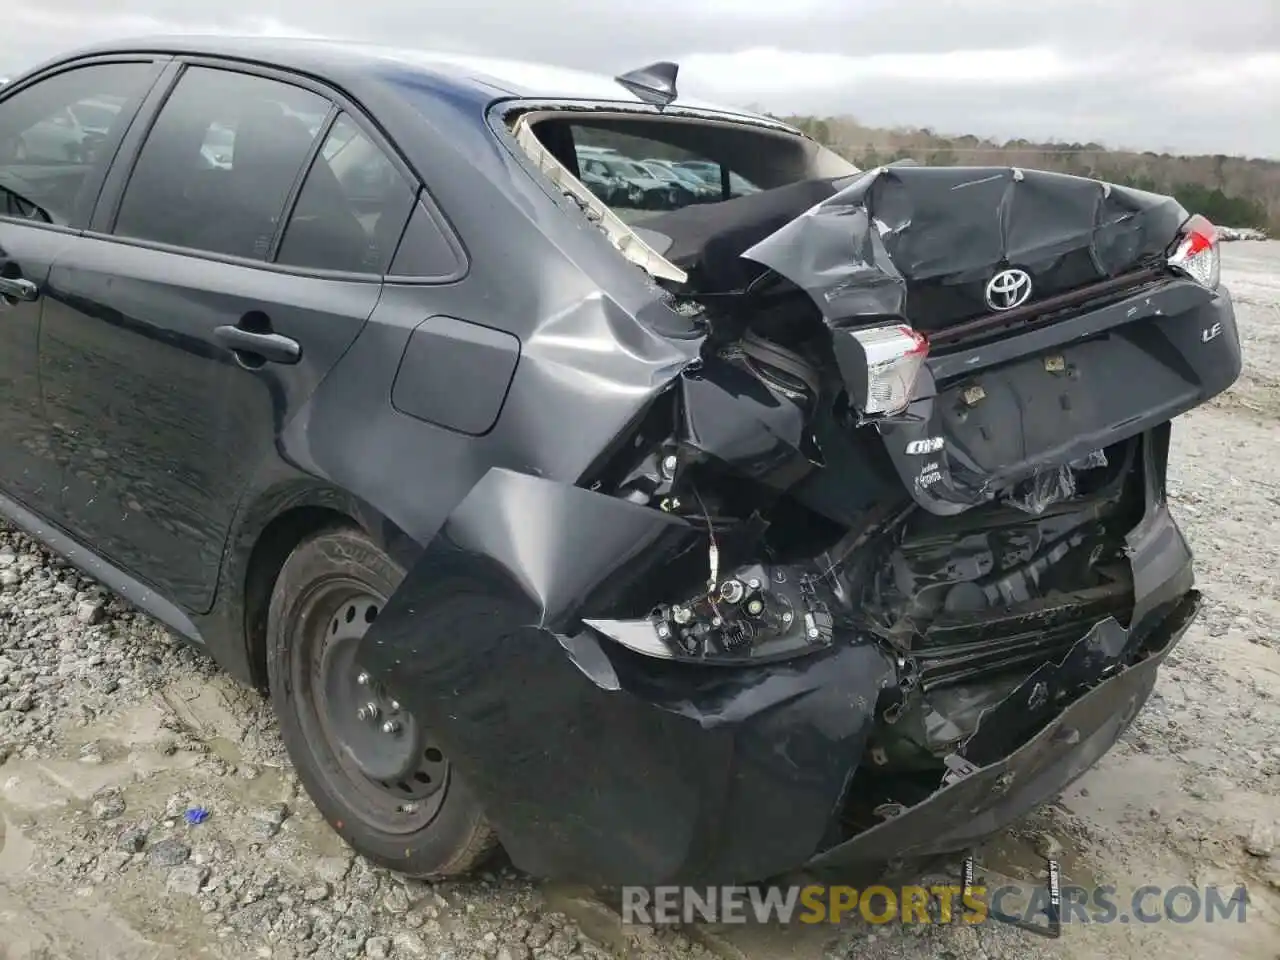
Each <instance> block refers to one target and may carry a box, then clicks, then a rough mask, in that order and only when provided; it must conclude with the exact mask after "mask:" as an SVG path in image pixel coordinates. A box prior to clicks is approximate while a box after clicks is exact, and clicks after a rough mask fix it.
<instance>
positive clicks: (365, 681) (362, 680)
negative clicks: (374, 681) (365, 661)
mask: <svg viewBox="0 0 1280 960" xmlns="http://www.w3.org/2000/svg"><path fill="white" fill-rule="evenodd" d="M356 683H358V684H360V686H362V687H367V686H368V685H369V675H368V674H367V673H360V674H358V675H357V676H356Z"/></svg>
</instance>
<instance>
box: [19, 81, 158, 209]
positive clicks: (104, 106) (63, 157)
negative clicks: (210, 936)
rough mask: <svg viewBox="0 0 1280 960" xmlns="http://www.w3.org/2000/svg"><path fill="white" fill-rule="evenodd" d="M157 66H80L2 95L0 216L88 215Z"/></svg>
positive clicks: (149, 85)
mask: <svg viewBox="0 0 1280 960" xmlns="http://www.w3.org/2000/svg"><path fill="white" fill-rule="evenodd" d="M154 74H155V66H154V65H153V64H151V63H103V64H95V65H92V66H86V67H76V68H74V69H71V70H65V71H63V72H62V73H58V74H55V75H54V76H52V77H49V78H48V79H46V80H41V81H39V82H37V83H34V84H32V85H31V86H29V87H26V88H24V89H22V90H19V91H17V92H16V93H14V94H13V95H12V96H9V97H6V98H5V99H4V100H0V216H20V217H24V218H27V219H33V220H38V221H42V222H47V223H56V224H63V225H66V224H70V223H73V222H76V221H78V220H83V219H85V218H87V216H88V212H89V208H91V207H92V206H93V203H94V201H95V200H96V195H95V194H96V191H97V187H98V186H99V185H100V184H101V181H102V177H103V176H104V175H105V173H106V167H107V165H108V163H109V162H110V160H111V153H112V151H113V150H114V148H115V145H116V143H118V142H119V139H120V138H121V137H122V136H123V135H124V131H125V128H126V127H127V126H128V125H129V121H130V120H132V119H133V115H134V113H135V112H136V111H137V108H138V104H139V103H140V102H141V100H142V97H143V96H144V95H145V94H146V92H147V90H148V89H150V87H151V83H152V81H153V77H154Z"/></svg>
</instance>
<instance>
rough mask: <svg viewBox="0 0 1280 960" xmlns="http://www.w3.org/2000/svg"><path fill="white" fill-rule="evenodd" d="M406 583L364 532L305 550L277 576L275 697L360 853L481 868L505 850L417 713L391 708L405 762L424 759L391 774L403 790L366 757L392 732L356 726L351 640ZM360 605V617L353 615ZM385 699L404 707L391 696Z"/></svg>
mask: <svg viewBox="0 0 1280 960" xmlns="http://www.w3.org/2000/svg"><path fill="white" fill-rule="evenodd" d="M403 579H404V571H403V570H402V569H401V568H400V567H399V566H397V565H396V563H395V562H394V561H393V560H392V559H391V558H390V557H388V556H387V555H386V554H385V553H383V552H382V551H381V550H380V549H378V547H376V546H375V545H374V544H373V543H372V542H371V541H370V540H369V539H368V538H367V537H366V536H365V535H364V534H363V533H361V532H359V531H357V530H352V529H345V528H340V529H330V530H325V531H321V532H319V533H316V534H314V535H312V536H311V537H310V538H308V539H307V540H304V541H303V542H302V543H301V544H299V545H298V547H297V548H296V549H295V550H294V551H293V553H292V554H290V556H289V559H288V560H287V561H285V564H284V567H283V569H282V570H281V571H280V576H279V578H278V579H277V580H276V585H275V589H274V591H273V592H272V594H271V606H270V609H269V612H268V615H267V671H268V678H269V681H270V685H271V699H272V703H273V705H274V707H275V711H276V715H277V717H278V718H279V721H280V731H281V735H282V737H283V739H284V743H285V747H286V749H287V750H288V751H289V756H290V758H291V759H292V760H293V764H294V767H295V768H296V769H297V772H298V777H299V779H300V780H301V781H302V784H303V786H304V787H305V788H306V791H307V793H308V794H309V795H310V796H311V799H312V801H314V803H315V805H316V806H317V807H318V808H319V809H320V812H321V813H322V814H323V815H324V817H325V819H326V820H328V821H329V823H330V825H331V826H332V827H333V829H334V830H335V831H337V833H338V834H339V835H340V836H341V837H342V838H343V839H344V840H346V842H347V843H348V844H350V845H351V847H352V848H353V849H355V851H356V852H357V853H360V854H361V855H363V856H365V857H367V858H368V859H369V860H371V861H373V862H375V863H378V864H381V865H382V866H385V867H389V868H390V869H393V870H397V871H399V872H401V873H405V874H408V875H410V876H414V877H433V876H450V875H457V874H461V873H466V872H467V871H469V870H471V869H473V868H474V867H476V866H477V865H478V864H480V863H481V862H482V861H483V860H484V859H485V858H486V857H488V856H489V854H490V853H491V852H492V851H493V849H494V847H495V846H496V845H497V841H496V838H495V836H494V833H493V830H492V828H491V827H490V825H489V823H488V821H487V820H486V819H485V817H484V813H483V812H482V811H481V809H480V806H479V804H478V803H477V802H476V800H475V798H474V796H473V795H472V793H471V792H470V790H468V789H467V786H466V784H465V783H463V782H462V780H461V779H460V778H459V776H458V774H457V771H456V770H454V769H453V767H452V766H451V765H449V764H448V761H447V758H443V755H442V753H441V752H440V751H439V750H438V749H437V748H434V747H430V746H428V747H427V749H426V750H425V751H424V750H423V746H424V743H428V739H427V734H426V732H425V731H423V730H422V729H421V728H420V727H419V726H418V724H417V722H416V718H412V717H411V715H409V714H407V713H401V712H395V713H394V714H391V716H394V717H396V718H401V720H402V721H403V724H404V727H405V731H404V732H403V733H402V734H397V735H396V736H397V737H399V736H403V737H404V738H405V741H406V743H409V744H410V745H409V746H405V747H404V750H405V751H406V756H409V755H411V756H415V757H417V758H418V759H417V760H416V762H417V763H418V764H420V765H421V766H420V768H419V770H418V772H412V773H404V772H403V771H401V772H399V773H398V774H393V775H392V776H391V779H392V780H395V779H397V778H398V779H399V780H400V781H401V782H400V783H399V785H398V786H396V785H395V784H394V783H390V782H381V781H378V780H375V779H373V778H372V777H371V776H370V775H369V772H368V770H369V766H370V763H369V759H368V758H369V756H373V757H374V758H375V759H376V760H377V761H378V762H379V763H381V762H382V757H381V754H380V753H379V752H378V751H379V750H382V749H383V746H384V745H383V744H382V741H381V737H379V736H378V735H379V734H380V733H383V731H385V727H379V728H377V729H373V730H371V731H369V732H365V731H364V730H363V729H362V728H360V726H359V724H357V723H351V722H349V720H348V710H349V709H350V702H349V700H348V699H347V698H346V697H345V691H346V689H347V687H346V684H347V679H346V670H345V669H344V668H346V667H348V666H349V667H350V669H353V670H354V669H356V668H355V664H354V661H350V663H348V659H347V658H349V656H350V651H351V650H353V649H354V647H355V643H354V637H353V635H354V634H355V633H356V631H357V630H358V629H359V623H360V621H361V620H367V621H368V622H372V620H373V619H375V618H376V614H377V610H378V609H380V605H381V603H383V602H385V600H386V598H387V597H390V596H391V594H392V593H394V591H395V589H396V587H397V586H398V585H399V584H400V581H401V580H403ZM357 608H360V609H361V610H363V611H364V612H363V613H361V614H360V615H359V616H356V617H353V616H352V610H355V609H357ZM370 611H372V612H371V613H370ZM347 625H350V627H348V626H347ZM339 628H342V629H339ZM360 632H362V631H360ZM357 676H358V674H357ZM352 682H356V681H352ZM366 682H367V681H366ZM353 689H354V688H353ZM370 689H373V688H372V687H368V686H362V687H361V688H360V689H358V690H356V691H355V692H356V695H358V696H359V697H366V696H367V697H369V698H370V700H376V699H378V697H379V696H382V694H379V693H372V694H371V693H368V692H367V691H368V690H370ZM383 702H385V703H386V704H387V705H388V707H391V706H394V707H395V708H396V710H397V711H398V710H399V705H398V704H394V702H393V701H390V700H389V699H388V700H385V701H383ZM370 713H371V714H372V713H373V712H372V711H370ZM374 716H375V721H374V722H375V723H376V722H377V719H376V718H377V714H374ZM401 720H397V722H398V723H399V722H401ZM383 735H384V736H386V737H390V736H391V735H389V734H385V733H383ZM371 739H372V740H375V741H377V742H376V743H374V745H373V747H372V748H371V749H372V751H373V753H372V754H370V753H369V751H365V754H364V756H363V757H362V756H361V751H360V750H359V749H356V747H359V746H360V745H361V744H364V743H366V742H367V741H370V740H371ZM352 745H354V746H352ZM401 746H402V745H401V744H399V743H398V742H392V743H391V746H390V752H391V753H393V754H395V756H393V757H392V758H391V760H389V761H387V762H390V763H399V762H400V758H399V755H400V750H401ZM423 758H427V759H423ZM431 758H434V759H431ZM405 762H407V763H412V762H415V761H413V760H406V761H405ZM415 777H416V778H417V779H418V780H421V781H423V783H426V782H428V781H431V782H432V783H434V785H435V787H434V790H433V792H431V793H430V794H429V795H427V796H426V797H425V798H424V799H423V801H422V802H419V801H417V800H415V799H412V798H413V796H414V794H411V793H410V794H404V793H401V788H404V789H406V790H407V789H409V788H414V789H416V790H418V791H419V792H420V791H422V790H432V787H431V786H430V785H428V786H426V787H424V786H421V785H420V784H418V783H417V782H415V781H414V779H412V778H415ZM406 781H407V783H406ZM406 796H408V797H410V799H409V800H405V799H404V798H405V797H406ZM406 811H407V812H406Z"/></svg>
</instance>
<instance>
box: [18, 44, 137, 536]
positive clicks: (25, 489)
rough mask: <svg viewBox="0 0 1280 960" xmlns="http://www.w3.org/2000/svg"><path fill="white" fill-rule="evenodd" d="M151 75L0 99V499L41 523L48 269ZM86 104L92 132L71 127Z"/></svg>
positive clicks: (41, 85)
mask: <svg viewBox="0 0 1280 960" xmlns="http://www.w3.org/2000/svg"><path fill="white" fill-rule="evenodd" d="M159 70H160V66H159V65H157V64H156V63H153V62H151V61H149V60H148V61H135V62H102V61H100V62H95V63H89V64H85V65H79V66H73V67H71V68H68V69H63V70H60V71H58V72H56V73H53V74H51V75H47V76H43V77H40V78H37V79H35V80H34V81H32V82H30V83H25V84H23V85H22V86H20V87H14V88H13V89H11V90H6V91H4V94H3V96H0V492H3V493H5V494H8V495H9V496H11V497H13V498H15V499H17V500H19V501H20V502H22V503H23V504H24V505H25V506H26V507H28V508H29V509H31V510H34V511H36V512H37V513H41V514H44V515H45V516H46V517H49V516H52V515H53V514H55V513H56V512H57V507H56V504H57V501H58V499H59V495H60V491H61V488H62V484H61V468H60V466H59V464H58V462H57V460H56V457H55V453H54V449H53V446H52V444H51V443H50V442H49V438H48V435H47V434H48V424H47V422H46V420H45V417H44V410H43V407H42V404H41V401H40V381H39V372H38V364H37V348H38V342H39V340H38V338H39V330H40V313H41V309H42V307H43V305H44V304H45V303H47V302H49V301H50V300H51V299H55V298H56V297H57V295H58V292H57V291H56V290H54V289H51V288H50V286H49V282H48V281H49V268H50V266H51V265H52V264H53V262H54V260H55V259H56V258H57V256H58V255H59V254H60V253H61V252H62V251H63V250H65V249H66V247H67V246H68V244H70V243H72V242H73V241H74V238H75V235H76V231H77V228H79V227H81V226H83V225H84V223H85V222H86V221H87V219H88V216H89V213H90V211H91V210H92V208H93V201H94V198H95V197H96V195H97V191H98V189H99V188H100V187H101V185H102V180H103V177H104V176H105V174H106V171H107V167H108V165H109V164H110V161H111V156H112V154H113V152H114V150H115V148H116V146H117V145H118V144H119V142H120V138H121V137H122V136H123V135H124V132H125V130H126V129H127V128H128V126H129V123H130V121H131V120H132V119H133V116H134V114H135V113H136V111H137V108H138V104H139V102H140V101H141V99H142V97H143V96H144V95H145V93H146V92H147V90H148V89H149V88H150V87H151V85H152V84H153V83H154V81H155V78H156V75H157V73H158V72H159ZM89 103H92V104H95V105H99V109H97V110H96V111H95V113H94V116H95V117H96V119H97V121H98V122H97V123H96V124H95V125H94V126H93V128H92V129H89V128H85V127H82V126H81V125H80V124H78V123H77V122H76V121H75V119H74V111H75V110H76V109H77V108H78V107H82V106H83V105H85V104H89Z"/></svg>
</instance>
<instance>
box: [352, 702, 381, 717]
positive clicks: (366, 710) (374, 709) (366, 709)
mask: <svg viewBox="0 0 1280 960" xmlns="http://www.w3.org/2000/svg"><path fill="white" fill-rule="evenodd" d="M379 712H380V711H379V710H378V705H377V704H376V703H366V704H365V705H364V706H363V707H361V708H360V709H359V710H357V711H356V716H357V717H359V718H360V719H361V720H377V719H378V714H379Z"/></svg>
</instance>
